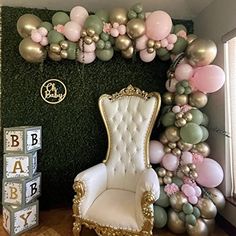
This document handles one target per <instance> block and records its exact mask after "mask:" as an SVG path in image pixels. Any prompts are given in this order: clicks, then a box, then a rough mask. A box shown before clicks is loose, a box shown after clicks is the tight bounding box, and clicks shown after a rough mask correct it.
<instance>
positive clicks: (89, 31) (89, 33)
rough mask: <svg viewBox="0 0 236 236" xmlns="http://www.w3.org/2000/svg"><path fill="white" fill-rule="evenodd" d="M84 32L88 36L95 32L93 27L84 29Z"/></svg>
mask: <svg viewBox="0 0 236 236" xmlns="http://www.w3.org/2000/svg"><path fill="white" fill-rule="evenodd" d="M86 33H87V35H88V36H90V37H93V36H94V34H95V33H96V32H95V30H94V29H92V28H88V29H87V30H86Z"/></svg>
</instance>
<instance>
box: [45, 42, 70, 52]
mask: <svg viewBox="0 0 236 236" xmlns="http://www.w3.org/2000/svg"><path fill="white" fill-rule="evenodd" d="M50 46H51V45H50ZM60 46H61V48H62V49H63V50H66V49H68V47H69V42H68V41H66V40H63V41H61V42H60Z"/></svg>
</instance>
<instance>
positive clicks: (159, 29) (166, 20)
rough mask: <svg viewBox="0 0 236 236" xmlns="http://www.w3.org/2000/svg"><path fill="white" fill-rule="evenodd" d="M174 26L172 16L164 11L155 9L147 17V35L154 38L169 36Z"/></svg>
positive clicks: (160, 38)
mask: <svg viewBox="0 0 236 236" xmlns="http://www.w3.org/2000/svg"><path fill="white" fill-rule="evenodd" d="M171 28H172V21H171V18H170V16H169V15H168V14H167V13H166V12H164V11H154V12H153V13H151V14H150V15H149V16H148V17H147V19H146V32H147V36H148V37H149V38H151V39H153V40H162V39H164V38H165V37H167V36H168V35H169V33H170V31H171Z"/></svg>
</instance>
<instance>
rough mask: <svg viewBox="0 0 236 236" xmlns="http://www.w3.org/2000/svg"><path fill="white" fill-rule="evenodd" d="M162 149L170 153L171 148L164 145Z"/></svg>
mask: <svg viewBox="0 0 236 236" xmlns="http://www.w3.org/2000/svg"><path fill="white" fill-rule="evenodd" d="M163 150H164V152H165V153H171V148H169V147H167V146H165V147H164V148H163Z"/></svg>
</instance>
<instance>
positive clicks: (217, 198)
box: [206, 188, 225, 210]
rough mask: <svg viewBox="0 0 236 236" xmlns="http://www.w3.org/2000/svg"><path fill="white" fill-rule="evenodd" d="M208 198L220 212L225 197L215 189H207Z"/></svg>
mask: <svg viewBox="0 0 236 236" xmlns="http://www.w3.org/2000/svg"><path fill="white" fill-rule="evenodd" d="M206 191H207V192H208V196H209V197H210V199H211V200H212V202H213V203H214V204H215V206H216V208H217V209H218V210H222V209H224V207H225V197H224V195H223V193H222V192H221V191H220V190H219V189H217V188H207V189H206Z"/></svg>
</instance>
